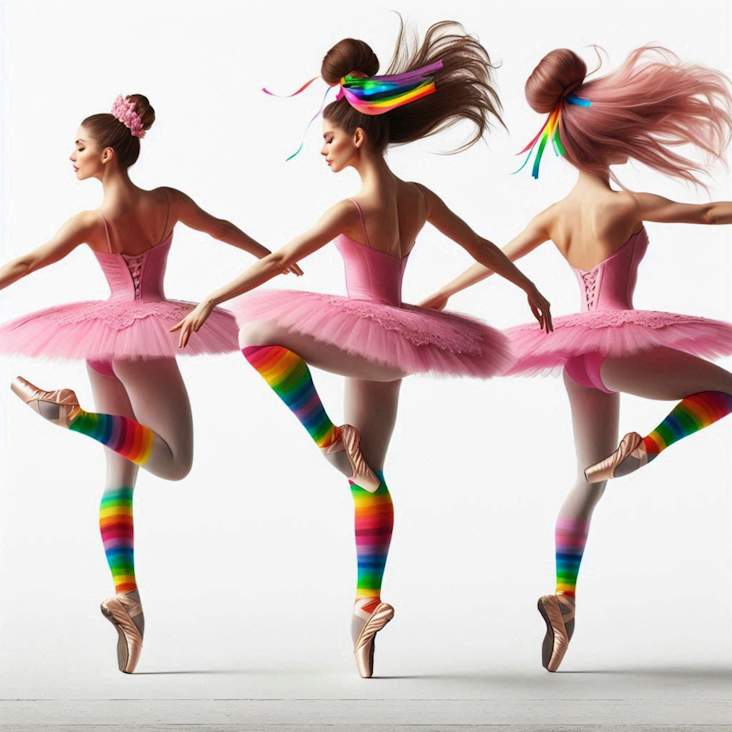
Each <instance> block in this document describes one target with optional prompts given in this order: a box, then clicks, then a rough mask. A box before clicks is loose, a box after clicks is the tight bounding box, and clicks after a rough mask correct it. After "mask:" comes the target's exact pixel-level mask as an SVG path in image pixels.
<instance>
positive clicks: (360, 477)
mask: <svg viewBox="0 0 732 732" xmlns="http://www.w3.org/2000/svg"><path fill="white" fill-rule="evenodd" d="M338 429H339V430H340V432H341V441H342V442H343V448H344V449H345V451H346V455H347V456H348V462H349V463H351V470H352V471H353V475H352V476H351V477H350V478H349V480H351V481H353V482H354V483H355V484H356V485H357V486H359V487H360V488H363V489H364V490H365V491H368V492H369V493H375V492H376V491H377V490H378V489H379V486H380V485H381V481H380V480H379V478H378V477H377V475H376V473H374V471H373V470H371V468H370V467H369V466H368V464H367V463H366V460H365V458H364V456H363V453H362V452H361V447H360V446H361V433H360V432H359V431H358V430H357V429H356V428H355V427H352V426H351V425H350V424H344V425H341V426H340V427H339V428H338ZM336 444H337V443H336Z"/></svg>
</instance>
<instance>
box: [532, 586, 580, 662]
mask: <svg viewBox="0 0 732 732" xmlns="http://www.w3.org/2000/svg"><path fill="white" fill-rule="evenodd" d="M562 606H564V608H565V612H564V613H563V612H562ZM538 607H539V612H540V613H541V617H542V618H544V622H545V623H546V635H545V636H544V642H543V644H542V646H541V665H542V666H543V667H544V668H545V669H546V670H547V671H552V672H554V671H556V670H557V669H558V668H559V666H560V664H561V663H562V659H563V658H564V654H565V653H566V652H567V649H568V648H569V641H570V639H571V637H572V633H574V603H573V602H572V601H571V600H570V599H569V598H567V597H565V596H564V595H544V597H540V598H539V603H538ZM570 623H571V625H570ZM567 626H569V628H568V627H567Z"/></svg>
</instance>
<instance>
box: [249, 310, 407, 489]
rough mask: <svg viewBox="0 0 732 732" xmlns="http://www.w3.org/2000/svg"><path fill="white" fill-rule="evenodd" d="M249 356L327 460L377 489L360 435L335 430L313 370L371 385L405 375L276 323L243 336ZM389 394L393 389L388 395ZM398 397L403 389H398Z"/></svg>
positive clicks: (346, 427)
mask: <svg viewBox="0 0 732 732" xmlns="http://www.w3.org/2000/svg"><path fill="white" fill-rule="evenodd" d="M239 342H240V345H241V346H242V352H243V354H244V357H245V358H246V359H247V361H249V363H250V364H251V366H252V367H253V368H254V369H256V371H257V372H258V373H259V374H260V376H262V378H263V379H264V380H265V381H266V382H267V384H268V385H269V386H270V388H271V389H272V390H273V391H274V392H275V393H276V394H277V396H279V397H280V399H282V401H283V402H285V404H286V405H287V406H288V408H289V409H290V411H291V412H292V413H293V414H294V415H295V416H296V417H297V419H298V420H299V421H300V423H301V424H302V425H303V427H304V428H305V429H306V430H307V432H308V434H309V435H310V437H311V438H312V439H313V441H314V442H315V444H316V445H317V446H318V447H319V448H320V450H321V452H322V454H323V455H324V456H325V458H326V459H327V460H328V461H329V462H330V463H331V464H332V465H333V466H334V467H335V468H336V469H337V470H339V471H340V472H341V473H343V474H344V475H346V476H347V477H353V478H354V480H355V482H357V483H358V485H360V486H361V487H362V488H365V489H367V490H370V491H375V490H377V489H378V486H379V482H380V481H379V480H378V478H377V477H376V476H375V475H374V473H373V470H372V468H371V467H369V464H368V461H367V460H365V459H364V457H363V453H362V452H361V450H360V449H359V440H360V435H359V430H358V428H356V429H354V426H353V425H351V424H350V423H349V422H347V423H346V424H344V425H341V426H340V427H336V426H335V425H334V424H333V422H332V421H331V419H330V417H329V416H328V414H327V413H326V411H325V407H324V406H323V404H322V402H321V400H320V397H319V396H318V393H317V391H316V389H315V384H314V382H313V379H312V375H311V373H310V369H309V368H308V365H309V364H310V365H314V366H318V367H320V368H323V369H326V370H328V371H331V372H334V373H337V374H340V375H344V376H347V377H352V376H357V377H358V378H360V379H365V380H368V381H369V383H372V384H392V383H395V382H396V381H398V380H399V378H400V376H401V372H399V371H397V370H395V369H393V368H391V367H388V366H384V365H382V364H378V363H374V362H371V361H368V360H367V359H364V358H361V357H358V356H353V355H351V354H349V353H346V352H345V351H343V350H342V349H340V348H338V347H337V346H331V345H328V344H323V343H319V342H317V341H315V340H314V339H313V338H311V337H309V336H300V335H297V334H292V333H288V332H287V331H285V330H283V329H282V328H278V327H276V326H273V325H272V324H271V323H253V324H251V325H250V326H247V327H246V328H243V329H242V330H241V331H240V336H239ZM387 391H388V390H387ZM397 392H398V389H397Z"/></svg>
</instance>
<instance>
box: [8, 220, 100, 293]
mask: <svg viewBox="0 0 732 732" xmlns="http://www.w3.org/2000/svg"><path fill="white" fill-rule="evenodd" d="M98 224H99V219H98V217H97V216H96V215H95V214H93V213H92V212H91V211H84V212H82V213H80V214H77V215H76V216H74V218H73V219H69V221H67V222H66V223H65V224H64V225H63V226H62V227H61V228H60V229H59V230H58V231H57V232H56V233H55V234H54V236H53V238H51V239H50V240H49V241H47V242H46V243H45V244H42V245H41V246H40V247H38V248H37V249H34V250H33V251H32V252H28V254H24V255H22V256H20V257H18V258H17V259H14V260H12V261H11V262H8V263H7V264H5V265H3V266H2V267H0V290H4V289H5V288H6V287H9V286H10V285H12V284H13V283H14V282H17V281H18V280H20V279H23V277H25V276H27V275H29V274H31V272H36V271H37V270H39V269H43V268H44V267H48V265H49V264H55V263H56V262H58V261H59V260H61V259H63V258H64V257H65V256H67V255H68V254H70V253H71V252H72V251H73V250H74V249H76V247H78V246H79V245H80V244H84V242H86V241H88V239H89V235H90V234H91V233H92V231H93V229H94V226H95V225H98Z"/></svg>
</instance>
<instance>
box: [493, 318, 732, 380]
mask: <svg viewBox="0 0 732 732" xmlns="http://www.w3.org/2000/svg"><path fill="white" fill-rule="evenodd" d="M553 322H554V332H553V333H548V334H547V333H544V332H543V331H541V330H540V329H539V326H538V325H536V324H525V325H518V326H514V327H513V328H508V329H507V330H506V331H504V332H505V333H506V335H507V336H508V337H509V338H510V340H511V346H512V348H513V352H514V355H515V357H516V361H515V363H514V364H513V366H511V368H510V369H509V370H508V372H507V373H508V374H509V375H514V374H521V375H524V376H532V375H536V374H540V373H557V372H559V371H560V370H561V368H562V367H563V366H564V364H565V363H566V361H567V360H568V359H569V358H572V357H573V356H580V355H582V354H585V353H593V352H595V353H600V354H601V355H603V356H606V357H607V356H627V355H630V354H633V353H640V352H642V351H649V350H651V349H652V348H657V347H659V346H665V347H667V348H675V349H676V350H678V351H684V352H686V353H691V354H693V355H695V356H701V357H703V358H717V357H720V356H728V355H730V354H732V325H731V324H729V323H725V322H722V321H720V320H710V319H707V318H700V317H697V316H693V315H678V314H676V313H665V312H658V311H653V310H595V311H590V312H582V313H576V314H573V315H564V316H561V317H559V318H554V320H553Z"/></svg>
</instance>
